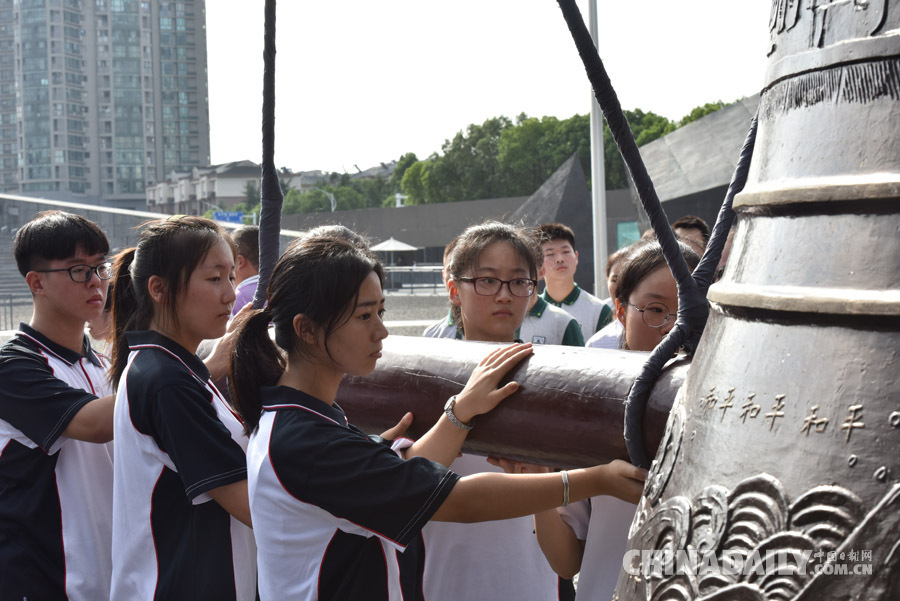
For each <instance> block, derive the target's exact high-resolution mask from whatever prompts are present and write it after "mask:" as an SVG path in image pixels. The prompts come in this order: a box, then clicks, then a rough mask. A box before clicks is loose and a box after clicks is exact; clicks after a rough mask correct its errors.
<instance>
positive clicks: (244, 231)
mask: <svg viewBox="0 0 900 601" xmlns="http://www.w3.org/2000/svg"><path fill="white" fill-rule="evenodd" d="M231 239H232V240H234V247H235V249H234V252H235V255H241V256H242V257H244V258H245V259H247V260H248V261H250V263H251V264H252V265H253V267H255V268H256V269H259V227H258V226H255V225H245V226H244V227H240V228H238V229H236V230H234V231H233V232H232V233H231Z"/></svg>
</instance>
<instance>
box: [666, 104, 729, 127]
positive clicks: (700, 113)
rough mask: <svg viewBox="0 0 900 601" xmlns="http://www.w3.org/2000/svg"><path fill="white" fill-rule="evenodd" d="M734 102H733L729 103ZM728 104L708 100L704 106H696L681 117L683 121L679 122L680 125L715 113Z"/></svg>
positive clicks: (682, 125)
mask: <svg viewBox="0 0 900 601" xmlns="http://www.w3.org/2000/svg"><path fill="white" fill-rule="evenodd" d="M728 104H733V103H728ZM728 104H726V103H724V102H722V101H721V100H718V101H716V102H707V103H706V104H704V105H703V106H698V107H696V108H694V109H693V110H692V111H691V112H690V113H688V114H687V115H685V116H684V117H682V118H681V121H679V122H678V127H684V126H685V125H687V124H688V123H691V122H692V121H696V120H697V119H701V118H703V117H705V116H707V115H708V114H710V113H715V112H716V111H718V110H719V109H722V108H725V107H726V106H728Z"/></svg>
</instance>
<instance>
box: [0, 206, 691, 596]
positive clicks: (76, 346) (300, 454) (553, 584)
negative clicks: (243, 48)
mask: <svg viewBox="0 0 900 601" xmlns="http://www.w3.org/2000/svg"><path fill="white" fill-rule="evenodd" d="M574 248H575V240H574V235H573V234H572V232H571V230H570V229H569V228H567V227H565V226H563V225H560V224H548V225H545V226H542V227H541V228H538V229H537V230H535V231H534V232H526V231H525V230H523V229H522V228H519V227H514V226H511V225H507V224H502V223H496V222H492V223H485V224H481V225H477V226H473V227H470V228H468V229H467V230H466V231H465V232H463V233H462V234H461V235H460V236H459V237H458V238H456V239H455V240H454V241H453V242H452V243H451V245H448V251H447V253H446V254H445V270H444V274H445V283H446V286H447V292H448V300H449V304H450V311H449V315H448V316H447V317H445V318H442V319H441V320H439V321H438V322H437V323H436V324H435V325H434V326H433V327H432V328H430V329H429V331H428V334H430V335H435V336H441V337H452V338H457V339H461V340H476V341H487V342H494V343H501V344H502V346H500V347H498V348H496V350H493V351H492V352H490V353H488V354H487V355H486V356H485V357H484V359H483V360H482V361H481V362H480V363H479V365H478V367H477V368H476V369H475V370H474V371H473V373H472V375H471V377H470V378H469V380H468V382H467V384H466V385H465V387H464V388H463V389H462V390H461V391H460V392H459V393H458V394H457V395H454V396H453V397H451V398H450V399H449V400H448V401H447V403H446V405H445V410H444V414H443V415H442V417H441V418H440V419H439V420H438V421H437V422H436V423H435V424H434V425H433V426H432V427H431V429H430V430H429V431H428V432H427V433H426V434H425V435H424V436H422V437H421V438H420V439H418V440H416V441H411V440H408V439H406V438H403V437H401V436H398V434H400V433H402V431H403V430H404V429H405V426H407V425H408V424H409V423H410V421H411V416H409V415H407V416H405V417H404V419H403V420H402V421H401V423H400V424H398V426H397V427H396V428H392V429H391V430H389V431H387V432H385V433H382V435H381V436H374V435H367V434H365V433H363V432H362V431H360V430H359V429H357V428H355V427H354V426H353V425H352V424H351V423H349V421H348V419H347V417H346V416H345V415H344V413H343V411H342V409H341V408H340V406H339V405H338V404H336V403H335V396H336V393H337V389H338V386H339V383H340V381H341V378H342V377H343V375H344V374H347V373H349V374H353V375H366V374H368V373H370V372H371V371H372V370H373V369H374V368H375V364H376V362H377V360H378V359H379V357H380V356H381V348H382V341H383V340H384V338H385V337H387V335H388V332H387V329H386V328H385V326H384V322H383V316H384V311H385V298H384V295H383V292H382V282H383V278H384V273H383V270H382V267H381V265H380V264H379V262H378V260H377V258H376V257H375V255H374V254H373V253H372V252H371V251H370V250H369V248H368V246H367V244H366V242H365V241H364V240H363V239H362V238H360V237H359V236H358V235H356V234H355V233H353V232H351V231H350V230H347V229H346V228H342V227H340V226H332V227H325V228H317V229H316V230H313V231H310V232H308V233H307V234H306V235H304V236H303V237H301V238H300V239H298V240H296V241H295V242H294V243H292V244H291V245H290V246H289V248H288V249H287V251H286V252H285V253H284V255H282V257H281V258H280V259H279V261H278V263H277V264H276V266H275V268H274V272H273V274H272V277H271V281H270V283H269V286H268V290H267V292H268V294H267V305H266V307H265V308H264V309H262V310H257V311H253V310H251V309H250V306H249V304H247V305H246V306H244V307H243V308H242V310H241V311H240V312H238V313H237V315H236V316H235V317H233V316H232V313H233V309H234V306H235V301H236V297H237V295H236V292H235V285H234V281H235V271H236V263H237V271H238V272H239V273H241V275H242V279H247V278H252V273H253V270H254V269H256V268H258V265H256V264H255V262H256V261H258V258H256V257H255V256H253V253H252V251H249V250H246V249H242V248H241V245H240V240H239V244H238V247H237V248H236V246H235V242H234V241H233V240H232V238H231V237H230V236H228V235H227V234H226V233H224V232H223V230H221V228H219V226H217V225H216V224H215V223H213V222H211V221H209V220H206V219H203V218H199V217H185V216H180V217H173V218H169V219H165V220H160V221H155V222H151V223H149V224H147V225H146V226H145V227H144V228H143V230H142V232H141V235H140V239H139V241H138V244H137V246H136V247H135V248H133V249H127V250H125V251H122V252H120V253H118V254H117V255H116V256H115V257H114V258H113V257H110V256H109V253H110V249H109V243H108V241H107V239H106V236H105V235H104V234H103V232H102V230H101V229H100V228H99V227H97V226H96V225H95V224H93V223H92V222H90V221H89V220H87V219H85V218H84V217H80V216H77V215H73V214H69V213H64V212H60V211H48V212H45V213H41V214H39V215H38V216H36V217H35V218H34V219H33V220H32V221H30V222H29V223H27V224H26V225H24V226H23V227H22V228H20V230H19V231H18V232H17V234H16V239H15V244H14V253H15V259H16V262H17V265H18V268H19V271H20V272H21V273H22V275H23V276H24V277H25V280H26V282H27V283H28V286H29V288H30V290H31V292H32V296H33V299H34V312H33V316H32V319H31V320H30V322H29V323H28V324H24V323H23V324H21V326H20V329H19V331H18V332H17V333H16V334H15V335H14V336H13V338H12V339H11V340H10V341H9V342H7V343H6V344H4V345H3V346H2V348H0V379H2V382H3V392H2V393H0V583H2V584H0V601H5V600H7V599H10V600H13V599H14V600H16V601H20V600H22V599H49V600H55V599H71V600H79V601H80V600H84V601H88V600H102V599H127V600H144V599H147V600H150V599H210V600H212V599H215V600H222V599H235V600H241V601H243V600H248V601H252V600H253V599H255V598H256V597H257V595H259V597H260V598H261V599H263V600H267V599H428V600H429V601H435V600H437V601H440V600H442V599H447V600H450V599H490V600H491V601H497V600H502V599H538V600H542V599H559V598H565V597H566V596H569V595H571V594H572V592H573V590H572V588H571V583H570V582H568V581H566V580H561V579H560V577H562V578H566V579H567V578H571V577H572V576H573V575H574V574H575V573H577V572H579V570H580V568H581V565H582V563H584V565H585V566H586V568H585V570H581V580H580V583H579V587H578V598H579V599H604V598H609V597H610V596H611V595H612V588H611V585H614V575H617V574H618V571H619V568H620V566H621V558H622V554H623V553H624V550H625V542H626V541H625V537H626V536H627V534H626V533H627V530H628V526H629V525H630V523H631V517H632V515H633V513H634V505H633V503H635V502H636V501H637V500H638V498H639V496H640V493H641V490H642V486H643V483H642V481H643V478H644V477H645V475H646V473H645V472H644V471H643V470H640V469H638V468H635V467H633V466H631V465H629V464H627V463H625V462H621V461H614V462H612V463H609V464H606V465H600V466H595V467H591V468H585V469H574V470H566V469H561V470H552V469H550V468H546V467H541V466H531V465H527V464H522V463H516V462H512V461H508V460H506V459H505V458H502V457H493V458H489V459H485V458H481V457H475V456H469V455H460V449H461V447H462V444H463V442H464V440H465V438H466V435H467V433H468V432H469V431H470V430H471V428H472V426H471V425H470V424H471V422H472V420H473V418H474V417H476V416H477V415H480V414H483V413H486V412H488V411H490V410H492V409H493V408H494V407H496V406H497V405H498V404H499V403H501V402H502V401H503V400H504V399H505V398H507V397H509V396H510V395H513V394H514V393H515V391H516V389H517V388H518V385H517V384H516V382H507V383H505V384H503V385H501V384H500V383H501V381H503V378H504V376H505V375H506V374H507V373H508V372H509V371H510V370H511V369H512V368H513V367H514V366H515V365H516V364H518V363H519V362H520V361H521V360H523V359H524V358H525V357H527V356H529V355H530V354H532V353H533V352H535V347H536V346H537V345H539V344H569V345H578V346H581V345H583V344H584V343H585V340H590V339H591V338H592V336H594V335H595V333H598V332H603V331H606V330H608V329H609V328H610V327H611V326H610V324H616V323H618V324H620V325H619V326H617V327H618V328H619V331H618V332H617V333H616V346H617V347H618V348H623V349H629V350H635V351H646V350H651V349H652V348H653V347H654V346H655V345H656V343H657V342H659V340H661V338H662V336H664V335H665V333H666V332H667V331H668V329H670V328H671V326H672V324H673V323H674V319H675V313H676V312H677V294H676V291H675V283H674V280H673V279H672V277H671V275H670V274H669V271H668V269H667V267H666V265H665V262H664V260H662V255H661V251H660V250H659V245H658V243H656V242H654V241H645V242H640V243H638V244H636V245H635V246H633V247H631V248H629V249H628V250H627V251H622V252H620V253H617V255H616V256H615V257H616V260H615V261H612V258H611V262H610V264H609V266H608V269H607V272H608V275H609V277H610V283H611V284H612V285H611V286H610V289H611V291H613V290H615V292H614V294H612V297H611V299H610V300H607V301H601V300H599V299H597V298H596V297H594V296H592V295H590V294H588V293H587V292H586V291H584V290H582V289H581V288H579V287H578V285H577V284H576V283H575V280H574V276H575V271H576V267H577V253H576V252H575V250H574ZM682 252H683V253H684V256H685V259H686V260H687V261H688V264H689V265H690V266H691V267H693V266H694V265H696V262H697V260H698V257H697V255H696V253H695V252H694V251H693V250H691V249H690V248H689V247H687V246H683V247H682ZM248 257H249V258H250V263H253V265H252V266H249V267H248V266H247V265H246V264H245V262H246V261H247V260H248ZM541 279H543V280H545V282H546V288H545V290H544V292H543V293H542V294H540V295H539V294H538V292H537V290H538V284H539V281H540V280H541ZM250 283H251V284H254V285H255V280H253V279H251V280H250ZM108 289H109V290H110V291H111V292H110V293H109V297H110V298H111V303H109V302H108V294H107V292H108ZM110 309H111V326H110V327H108V328H106V329H104V327H103V319H104V317H105V316H106V315H107V313H110ZM88 323H90V324H91V328H92V329H91V331H92V332H96V334H94V335H96V336H102V337H104V338H109V339H110V340H111V348H110V350H109V351H108V353H107V354H108V356H109V358H107V357H106V356H104V355H102V354H99V353H97V352H95V351H94V350H93V349H92V347H91V344H90V341H89V338H88V337H87V336H86V335H85V326H86V324H88ZM204 340H207V341H209V340H216V341H217V342H216V343H214V344H212V345H211V347H210V348H209V349H208V350H207V352H204V353H202V354H203V355H204V356H205V359H203V360H201V359H200V358H199V357H198V355H197V351H198V347H199V346H200V344H201V342H203V341H204ZM523 340H524V342H522V341H523ZM226 375H228V376H230V387H231V401H230V402H229V400H227V399H226V398H225V397H224V396H223V395H222V394H221V392H220V391H219V389H218V388H217V387H216V385H215V384H214V382H217V381H222V380H223V378H224V377H225V376H226ZM531 516H533V517H531ZM472 522H479V524H472ZM588 565H589V566H590V568H587V566H588ZM257 570H258V572H257ZM611 579H612V580H611Z"/></svg>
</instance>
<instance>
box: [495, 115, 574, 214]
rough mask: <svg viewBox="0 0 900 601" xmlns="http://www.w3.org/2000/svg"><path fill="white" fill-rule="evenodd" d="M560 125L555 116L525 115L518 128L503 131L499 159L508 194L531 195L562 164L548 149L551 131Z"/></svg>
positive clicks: (519, 121)
mask: <svg viewBox="0 0 900 601" xmlns="http://www.w3.org/2000/svg"><path fill="white" fill-rule="evenodd" d="M558 124H559V120H558V119H557V118H556V117H544V118H543V119H535V118H528V117H526V116H525V115H524V114H522V115H519V117H518V119H517V125H516V126H515V127H509V128H507V129H505V130H503V132H502V133H501V134H500V142H499V144H498V147H497V160H498V163H499V168H500V171H501V173H502V175H503V177H502V181H503V182H504V184H505V188H506V193H505V194H504V195H505V196H519V195H526V194H531V193H532V192H534V191H535V190H537V189H538V188H539V187H540V185H541V184H542V183H543V182H544V180H546V179H547V177H549V176H550V174H551V173H553V170H554V169H556V168H557V167H558V166H559V163H556V164H553V163H552V160H553V158H552V156H551V153H550V152H549V148H548V146H549V143H550V139H551V132H552V131H553V130H554V129H555V128H556V127H557V125H558ZM566 158H568V157H566ZM564 160H565V159H564Z"/></svg>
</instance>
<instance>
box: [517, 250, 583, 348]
mask: <svg viewBox="0 0 900 601" xmlns="http://www.w3.org/2000/svg"><path fill="white" fill-rule="evenodd" d="M542 279H544V267H543V265H541V268H540V269H538V281H540V280H542ZM518 338H519V339H520V340H522V342H530V343H532V344H561V345H563V346H584V335H583V334H582V333H581V326H580V325H578V322H577V321H576V320H575V318H573V317H572V316H571V315H569V314H568V313H566V312H565V311H563V310H562V309H560V308H559V307H557V306H555V305H551V304H550V303H548V302H547V301H546V300H544V299H543V298H541V295H540V294H533V295H531V298H529V299H528V313H526V314H525V319H524V320H523V321H522V326H521V327H520V328H519V332H518Z"/></svg>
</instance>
